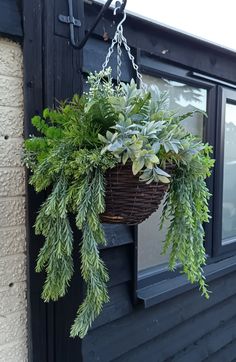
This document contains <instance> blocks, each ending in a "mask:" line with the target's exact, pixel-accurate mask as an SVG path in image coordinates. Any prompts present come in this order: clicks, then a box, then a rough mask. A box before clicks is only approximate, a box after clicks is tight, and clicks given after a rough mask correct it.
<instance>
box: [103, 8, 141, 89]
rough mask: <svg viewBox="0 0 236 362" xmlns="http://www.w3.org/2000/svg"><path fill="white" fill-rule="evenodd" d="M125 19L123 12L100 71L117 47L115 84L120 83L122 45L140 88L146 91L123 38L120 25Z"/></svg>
mask: <svg viewBox="0 0 236 362" xmlns="http://www.w3.org/2000/svg"><path fill="white" fill-rule="evenodd" d="M117 9H118V8H115V10H114V15H116V11H117ZM125 19H126V13H125V12H124V17H123V19H122V20H121V21H120V23H119V24H118V25H117V29H116V32H115V35H114V38H113V39H112V43H111V46H110V47H109V49H108V52H107V56H106V59H105V61H104V63H103V64H102V70H105V69H106V68H107V66H108V63H109V61H110V58H111V55H112V53H113V52H114V47H115V45H117V83H118V84H119V83H120V81H121V65H122V61H121V56H122V48H121V46H122V44H123V46H124V48H125V50H126V51H127V54H128V57H129V59H130V61H131V63H132V66H133V69H134V70H135V72H136V76H137V78H138V80H139V82H140V87H141V88H143V89H146V85H145V84H144V83H143V77H142V74H141V73H140V72H139V68H138V65H137V64H136V63H135V58H134V56H133V55H132V54H131V49H130V47H129V45H128V43H127V39H126V38H125V36H124V34H123V25H122V24H123V22H124V21H125Z"/></svg>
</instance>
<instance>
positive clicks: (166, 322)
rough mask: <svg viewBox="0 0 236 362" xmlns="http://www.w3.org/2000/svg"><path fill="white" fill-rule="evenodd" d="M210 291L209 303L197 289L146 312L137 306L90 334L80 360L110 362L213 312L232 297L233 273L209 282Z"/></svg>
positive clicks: (235, 282) (235, 289)
mask: <svg viewBox="0 0 236 362" xmlns="http://www.w3.org/2000/svg"><path fill="white" fill-rule="evenodd" d="M210 289H211V290H212V294H211V297H210V299H209V300H206V299H204V298H203V297H201V296H200V293H199V291H198V290H191V291H189V292H187V293H184V294H182V295H179V296H177V297H175V298H174V299H171V300H168V301H166V302H164V303H160V304H159V305H158V306H155V307H152V308H149V309H146V310H144V309H143V307H142V306H141V305H139V306H137V307H136V308H135V309H134V312H133V313H132V314H130V315H127V316H126V317H125V318H121V319H119V320H117V321H114V322H112V323H109V324H107V325H104V326H102V327H101V328H98V329H97V330H95V331H91V332H90V333H89V334H88V336H87V337H86V338H85V340H84V341H83V342H82V348H83V355H84V361H86V362H88V361H92V359H90V355H91V354H92V355H94V356H96V357H97V358H100V360H101V361H103V362H106V361H112V360H113V359H115V358H118V357H119V356H121V355H122V354H124V353H127V352H129V351H130V350H131V349H134V348H137V347H138V346H140V345H142V344H145V343H148V341H150V340H152V339H154V338H156V337H158V336H160V335H162V334H163V333H165V332H167V331H169V330H171V329H173V328H175V327H177V326H178V325H181V324H182V323H184V322H185V321H187V320H188V319H190V318H193V317H194V316H197V315H198V314H199V313H201V312H204V311H209V310H210V309H211V308H213V309H214V308H215V306H216V305H217V304H219V303H221V302H222V301H224V300H226V299H228V298H230V297H231V296H233V295H234V294H236V273H232V274H230V275H228V276H227V277H225V278H220V279H218V280H215V281H213V282H212V283H211V284H210ZM203 323H204V322H203ZM104 336H106V338H104ZM111 345H112V348H110V346H111ZM108 351H109V354H108Z"/></svg>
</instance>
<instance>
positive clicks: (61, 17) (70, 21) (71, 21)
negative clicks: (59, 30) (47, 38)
mask: <svg viewBox="0 0 236 362" xmlns="http://www.w3.org/2000/svg"><path fill="white" fill-rule="evenodd" d="M58 19H59V20H60V22H61V23H66V24H73V25H74V26H77V27H80V26H81V21H80V20H79V19H75V18H74V17H73V16H66V15H59V16H58Z"/></svg>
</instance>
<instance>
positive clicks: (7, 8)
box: [0, 0, 23, 38]
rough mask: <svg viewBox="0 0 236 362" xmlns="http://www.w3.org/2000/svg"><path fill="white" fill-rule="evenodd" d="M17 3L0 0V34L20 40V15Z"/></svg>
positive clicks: (21, 35)
mask: <svg viewBox="0 0 236 362" xmlns="http://www.w3.org/2000/svg"><path fill="white" fill-rule="evenodd" d="M18 3H19V1H17V0H0V9H1V10H0V33H2V34H5V35H10V36H14V37H20V38H21V37H23V30H22V14H21V11H20V6H18V5H19V4H18Z"/></svg>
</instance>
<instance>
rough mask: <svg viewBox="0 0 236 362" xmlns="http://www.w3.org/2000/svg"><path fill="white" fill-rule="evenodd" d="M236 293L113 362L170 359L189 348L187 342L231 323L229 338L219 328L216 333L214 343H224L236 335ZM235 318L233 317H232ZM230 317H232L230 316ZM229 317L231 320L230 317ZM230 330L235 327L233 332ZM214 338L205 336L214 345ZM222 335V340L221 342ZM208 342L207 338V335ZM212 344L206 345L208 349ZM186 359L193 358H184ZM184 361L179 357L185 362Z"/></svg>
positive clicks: (191, 341)
mask: <svg viewBox="0 0 236 362" xmlns="http://www.w3.org/2000/svg"><path fill="white" fill-rule="evenodd" d="M235 304H236V295H234V296H233V297H231V298H229V299H227V300H226V301H223V302H222V303H219V304H217V305H215V306H214V307H213V308H210V309H208V310H205V311H203V312H202V313H200V314H198V315H196V316H194V317H193V318H191V319H189V320H187V321H185V322H183V323H181V324H179V325H178V326H177V327H175V328H172V329H171V330H170V331H168V332H166V333H164V334H162V335H160V336H159V337H157V338H154V339H153V340H151V341H149V342H147V343H145V344H143V345H141V346H139V347H138V348H136V349H134V350H132V351H130V352H128V353H127V354H124V355H123V356H121V357H120V358H118V359H116V360H115V361H116V362H118V361H119V362H133V361H135V362H143V361H149V362H156V361H158V362H164V361H169V362H170V361H171V362H172V361H173V358H174V356H175V354H176V353H178V352H179V351H181V350H183V349H184V348H186V347H188V346H189V345H190V344H192V343H194V342H196V341H198V340H199V338H201V337H203V336H205V335H206V334H207V333H210V332H212V333H213V331H214V330H215V329H218V327H219V325H220V324H223V323H224V324H226V325H230V327H231V328H229V329H230V331H228V335H229V336H228V338H226V335H224V332H223V331H222V335H221V336H219V335H218V336H217V335H216V334H215V336H214V338H215V343H221V345H222V343H225V344H226V343H227V342H228V339H229V338H230V335H232V337H231V338H233V337H234V336H236V330H235V326H236V317H235V314H236V310H235ZM233 317H235V318H233ZM232 318H233V319H232ZM231 319H232V320H231ZM233 330H235V331H234V332H233ZM214 338H213V339H211V340H210V339H208V342H209V343H210V342H211V343H212V344H214ZM220 338H221V342H220ZM206 343H207V338H206ZM210 347H212V345H211V346H210V345H209V349H210ZM198 358H199V359H198V362H199V361H202V357H201V355H200V354H199V355H198ZM187 360H188V361H189V360H191V362H192V359H187ZM187 360H181V362H186V361H187Z"/></svg>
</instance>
